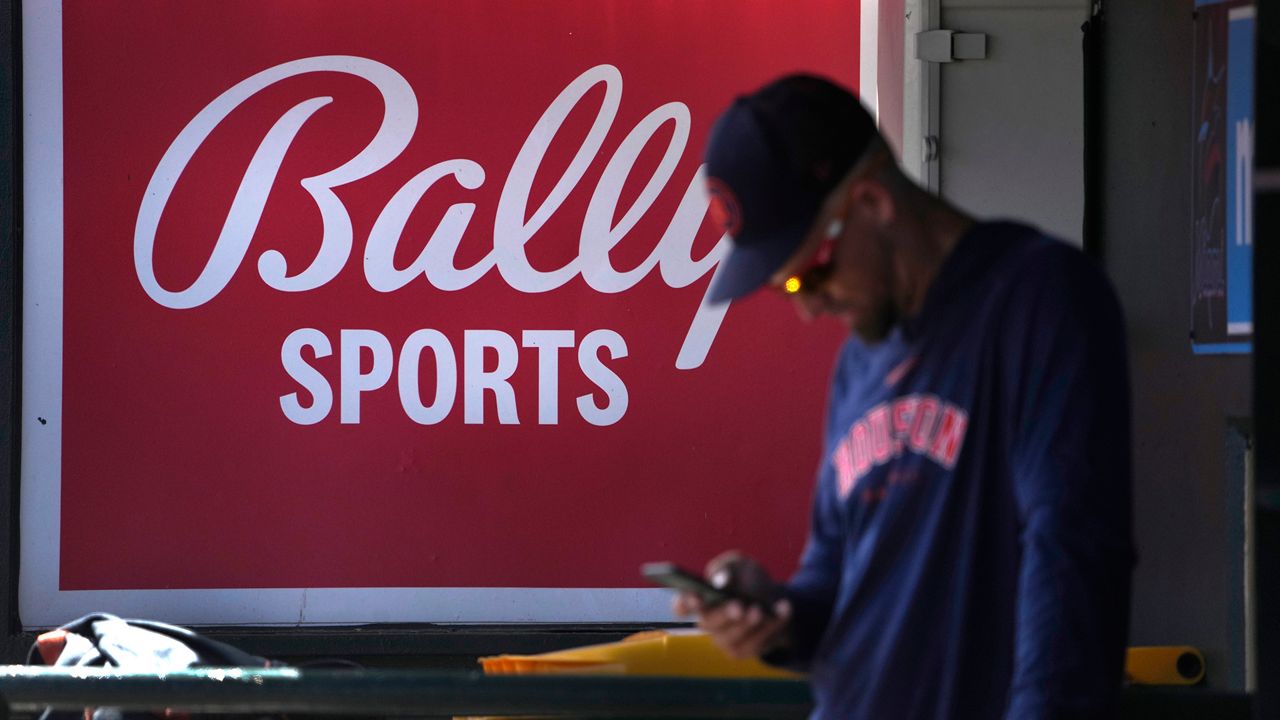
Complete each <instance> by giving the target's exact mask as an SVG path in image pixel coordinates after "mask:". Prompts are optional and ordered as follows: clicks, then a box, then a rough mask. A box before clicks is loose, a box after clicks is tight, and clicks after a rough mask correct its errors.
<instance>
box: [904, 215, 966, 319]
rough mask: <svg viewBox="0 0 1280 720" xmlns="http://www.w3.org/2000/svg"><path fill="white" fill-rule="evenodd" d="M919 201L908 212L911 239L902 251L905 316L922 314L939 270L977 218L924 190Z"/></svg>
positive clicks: (907, 233) (907, 235)
mask: <svg viewBox="0 0 1280 720" xmlns="http://www.w3.org/2000/svg"><path fill="white" fill-rule="evenodd" d="M915 205H916V207H915V208H913V211H912V212H911V213H909V214H908V216H907V218H909V219H908V220H907V222H908V223H909V226H908V228H907V232H906V233H904V234H905V237H906V238H907V239H906V242H904V243H902V245H901V246H900V253H899V263H898V283H899V289H900V291H901V292H900V293H899V297H898V298H897V301H898V303H899V307H898V311H899V314H900V316H901V317H915V316H916V315H918V314H920V311H921V310H922V309H923V308H924V301H925V298H926V297H928V295H929V288H930V287H932V286H933V281H934V279H936V278H937V276H938V271H939V270H941V269H942V266H943V264H944V263H945V262H946V260H947V258H948V257H949V256H950V255H951V252H952V251H953V250H954V249H955V247H956V244H957V243H959V242H960V238H961V237H963V236H964V234H965V233H966V232H968V230H969V228H970V227H971V226H972V225H973V223H974V220H973V218H971V217H969V216H968V215H966V214H964V213H962V212H960V211H959V210H957V209H955V208H954V207H952V206H951V205H949V204H948V203H947V202H946V201H944V200H941V199H939V198H937V197H934V196H932V195H928V194H926V193H924V191H920V196H919V197H918V202H917V203H915Z"/></svg>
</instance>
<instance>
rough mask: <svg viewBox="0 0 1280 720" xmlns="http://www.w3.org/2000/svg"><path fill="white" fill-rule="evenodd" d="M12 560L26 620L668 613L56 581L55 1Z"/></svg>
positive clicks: (33, 56) (491, 596)
mask: <svg viewBox="0 0 1280 720" xmlns="http://www.w3.org/2000/svg"><path fill="white" fill-rule="evenodd" d="M22 47H23V50H22V98H23V158H24V159H23V167H22V177H23V190H24V206H23V220H24V241H23V252H24V257H23V268H22V272H23V291H22V293H23V296H22V308H23V318H24V320H23V329H22V388H21V397H22V409H21V418H22V419H21V425H22V449H21V453H22V456H21V457H22V459H21V468H22V470H21V491H22V501H21V506H20V513H21V515H20V519H19V522H20V527H21V530H20V532H21V535H20V544H21V566H20V570H19V578H18V594H19V600H18V608H19V614H20V617H21V619H22V625H23V628H24V629H28V630H30V629H38V628H46V627H52V626H56V625H61V624H63V623H66V622H69V621H71V620H73V619H75V618H76V617H79V616H81V615H84V614H86V613H90V612H110V613H113V614H117V615H122V616H129V617H146V618H152V619H157V620H165V621H168V622H173V623H180V624H184V625H279V626H301V625H354V624H365V623H379V622H396V623H404V622H429V623H578V622H581V623H605V622H617V623H634V622H645V623H647V622H673V621H675V620H676V618H675V617H673V616H672V615H671V610H670V601H669V597H670V595H669V593H668V592H667V591H665V590H661V589H650V588H565V589H555V588H270V589H203V590H86V591H66V590H62V589H60V587H59V568H60V562H59V561H60V545H59V542H60V537H61V533H60V528H61V510H60V508H61V498H62V492H61V485H62V297H63V296H62V290H63V255H62V238H63V194H62V192H63V146H62V139H63V125H62V3H61V1H60V0H23V4H22Z"/></svg>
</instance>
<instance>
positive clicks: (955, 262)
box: [787, 223, 1134, 719]
mask: <svg viewBox="0 0 1280 720" xmlns="http://www.w3.org/2000/svg"><path fill="white" fill-rule="evenodd" d="M1127 365H1128V364H1127V360H1126V351H1125V340H1124V329H1123V319H1122V315H1121V312H1120V308H1119V305H1118V303H1117V301H1116V298H1115V295H1114V292H1113V290H1112V289H1111V286H1110V284H1109V283H1108V282H1107V280H1106V278H1105V277H1104V276H1103V274H1102V273H1101V271H1100V270H1099V269H1098V268H1097V267H1096V266H1095V264H1094V263H1093V262H1092V261H1091V260H1090V259H1088V258H1087V257H1085V256H1084V255H1083V254H1082V253H1080V252H1079V251H1077V250H1075V249H1074V248H1071V247H1069V246H1067V245H1065V244H1063V243H1061V242H1058V241H1056V240H1053V239H1051V238H1048V237H1046V236H1044V235H1043V234H1041V233H1039V232H1037V231H1035V230H1033V229H1031V228H1028V227H1025V226H1022V225H1017V224H1013V223H982V224H978V225H975V226H974V227H973V228H972V229H971V230H970V231H969V232H968V233H966V234H965V236H964V237H963V238H961V240H960V241H959V242H958V243H957V245H956V247H955V249H954V251H953V252H952V253H951V255H950V256H949V257H948V258H947V260H946V262H945V263H944V265H943V267H942V268H941V269H940V270H939V272H938V275H937V277H936V278H935V280H934V282H933V284H932V285H931V287H930V289H929V291H928V294H927V297H926V299H925V303H924V306H923V308H922V310H921V312H920V314H919V315H918V316H916V317H914V318H911V319H910V320H908V321H906V322H903V323H901V324H900V325H899V326H898V327H897V328H896V329H895V331H894V332H893V333H892V334H891V336H890V337H889V338H888V339H887V340H886V341H884V342H882V343H878V344H875V345H867V344H864V343H862V342H861V341H859V340H858V339H856V338H851V339H850V340H849V341H848V342H847V343H846V344H845V346H844V348H843V349H842V351H841V354H840V357H839V359H838V362H837V366H836V370H835V373H834V376H833V380H832V388H831V396H830V404H829V408H828V419H827V430H826V442H825V451H824V456H823V461H822V464H821V468H820V471H819V474H818V482H817V487H816V491H815V499H814V503H813V511H812V518H811V531H810V537H809V540H808V543H807V545H806V548H805V551H804V555H803V557H802V560H801V564H800V567H799V569H798V571H797V572H796V574H795V576H794V577H793V578H792V579H791V581H790V582H789V584H788V587H787V593H788V596H789V598H790V599H791V601H792V603H793V607H794V614H793V623H792V632H793V648H792V651H793V657H792V660H793V663H792V664H793V665H795V666H797V667H799V668H801V669H804V670H807V671H808V672H810V676H811V681H812V684H813V687H814V693H815V697H816V700H817V709H816V711H815V714H816V716H817V717H821V718H877V719H879V718H895V719H898V718H937V719H942V718H1002V717H1005V718H1051V717H1052V718H1059V717H1077V716H1079V717H1106V716H1109V715H1111V714H1112V713H1114V711H1115V708H1116V704H1117V702H1118V697H1119V690H1120V685H1121V679H1122V673H1123V662H1124V646H1125V640H1126V632H1127V623H1128V602H1129V584H1130V574H1131V570H1132V566H1133V557H1134V555H1133V543H1132V535H1131V507H1130V506H1131V500H1130V496H1131V479H1130V455H1129V453H1130V449H1129V405H1128V397H1129V391H1128V379H1127Z"/></svg>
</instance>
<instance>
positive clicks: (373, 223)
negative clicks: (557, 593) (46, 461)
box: [27, 0, 859, 591]
mask: <svg viewBox="0 0 1280 720" xmlns="http://www.w3.org/2000/svg"><path fill="white" fill-rule="evenodd" d="M858 33H859V29H858V11H857V7H856V4H855V3H851V2H848V1H847V0H846V1H844V2H839V1H836V0H805V1H803V2H800V1H798V0H776V1H769V2H764V1H761V2H751V3H744V2H738V1H737V0H716V1H711V0H707V1H701V2H687V1H686V2H658V1H656V0H655V1H654V2H643V3H641V2H602V1H600V0H556V1H550V0H548V1H546V2H498V1H496V0H490V1H483V2H465V3H457V2H377V3H369V2H323V3H319V2H312V1H308V2H273V3H269V4H263V3H260V2H248V1H245V2H217V3H212V2H211V3H188V2H141V1H139V0H128V1H127V2H124V1H121V2H105V1H104V2H93V3H69V4H67V6H66V7H65V8H64V9H63V11H62V47H61V53H62V55H61V59H62V84H63V92H62V122H63V126H62V129H61V132H62V136H61V137H62V142H63V155H64V164H63V171H64V173H65V177H64V186H63V194H62V198H63V202H64V208H65V212H64V230H63V262H62V271H63V273H64V276H63V294H62V298H63V312H62V343H63V347H62V363H63V364H62V373H61V383H62V386H61V388H62V422H61V433H62V434H61V461H62V465H61V481H60V482H61V486H60V487H61V496H60V507H59V510H58V517H59V520H60V537H59V539H58V540H59V543H60V555H59V556H58V557H59V566H58V585H59V589H60V590H61V591H70V590H156V589H200V588H309V587H310V588H314V587H328V588H386V587H401V588H446V587H524V588H613V587H635V586H638V585H642V584H643V583H642V581H640V580H639V578H638V576H637V567H638V565H639V564H640V563H641V562H642V561H646V560H655V559H671V560H676V561H680V562H682V563H686V564H689V565H693V566H698V565H700V564H701V563H702V562H704V561H705V560H706V559H707V558H708V557H710V556H712V555H713V554H715V553H717V552H719V551H721V550H724V549H726V548H730V547H737V548H742V549H744V550H747V551H750V552H753V553H755V554H758V555H759V556H760V557H762V558H763V559H764V560H765V561H766V563H767V564H768V565H770V566H771V567H772V568H773V569H774V570H775V571H776V572H778V573H780V574H784V573H786V572H788V571H789V570H790V569H791V567H792V565H793V563H794V562H795V559H796V557H797V556H798V554H799V552H800V549H801V546H802V543H803V540H804V533H805V528H806V520H807V505H808V501H809V496H810V491H811V485H812V474H813V469H814V467H815V466H816V465H817V463H818V459H819V458H818V453H819V450H820V432H821V418H822V408H823V398H824V395H825V384H826V380H827V376H828V371H829V368H830V365H831V360H832V356H833V352H834V349H835V347H836V344H837V343H838V342H839V340H840V339H841V337H840V332H839V331H838V330H837V329H836V328H835V327H834V326H832V327H825V326H813V327H807V326H804V325H803V324H801V323H799V322H797V321H796V319H795V317H794V314H793V312H792V310H791V308H790V307H789V306H788V305H787V303H786V302H785V301H784V300H781V299H779V298H776V297H756V298H752V299H750V300H747V301H743V302H738V303H735V304H733V305H731V306H729V307H728V308H727V310H726V309H725V308H715V307H711V306H707V305H704V304H703V295H704V293H705V290H706V287H707V284H708V282H709V281H710V278H711V276H712V274H713V273H714V271H715V268H716V263H717V261H718V259H719V257H720V255H721V253H722V251H723V246H722V245H720V244H718V243H719V242H720V237H719V233H718V231H717V229H716V226H715V223H714V222H713V220H712V219H711V218H710V217H709V215H708V212H707V211H708V200H707V194H706V191H705V189H704V187H703V183H702V179H701V177H700V172H699V167H700V154H701V148H702V146H703V143H704V141H705V138H706V136H707V133H708V131H709V128H710V125H711V123H712V121H713V120H714V119H715V117H716V115H717V114H718V113H719V111H720V110H721V109H723V108H724V107H725V106H726V105H727V104H728V103H729V102H730V101H731V100H732V99H733V97H734V96H735V95H736V94H738V93H741V92H745V91H749V90H750V89H752V88H754V87H756V86H758V85H760V84H762V83H764V82H766V81H768V80H770V79H772V78H773V77H775V76H777V75H779V74H781V73H784V72H789V71H795V70H806V71H812V72H818V73H821V74H825V75H827V76H830V77H833V78H834V79H836V80H837V81H840V82H842V83H845V84H847V85H850V86H852V85H854V84H856V78H857V76H858V67H857V38H858ZM27 462H32V460H31V459H28V460H27ZM104 518H110V521H106V520H104ZM104 524H109V525H110V526H111V528H112V530H111V531H104ZM122 528H123V529H122Z"/></svg>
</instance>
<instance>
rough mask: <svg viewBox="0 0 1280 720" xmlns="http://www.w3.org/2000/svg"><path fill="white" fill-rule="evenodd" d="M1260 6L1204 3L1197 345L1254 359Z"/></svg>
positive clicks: (1198, 99)
mask: <svg viewBox="0 0 1280 720" xmlns="http://www.w3.org/2000/svg"><path fill="white" fill-rule="evenodd" d="M1254 14H1255V11H1254V5H1253V3H1252V1H1251V0H1197V2H1196V16H1195V17H1196V21H1195V26H1196V30H1195V32H1196V35H1195V78H1194V82H1193V84H1192V88H1193V93H1194V96H1193V103H1194V117H1193V124H1192V128H1193V131H1194V132H1195V142H1194V148H1195V149H1194V152H1195V167H1194V175H1193V177H1194V185H1193V187H1192V207H1193V226H1192V233H1191V238H1192V277H1191V343H1192V349H1193V350H1194V351H1195V352H1196V353H1248V352H1250V350H1251V348H1252V340H1253V155H1254V152H1253V149H1254V121H1253V117H1254V115H1253V94H1254V78H1253V76H1254V33H1255V30H1254Z"/></svg>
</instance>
